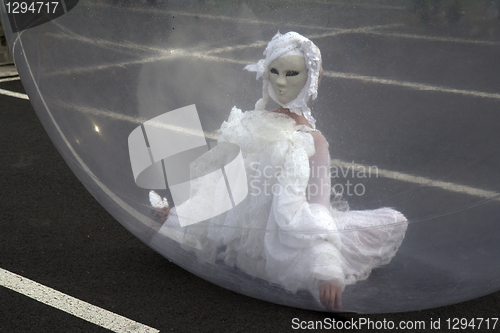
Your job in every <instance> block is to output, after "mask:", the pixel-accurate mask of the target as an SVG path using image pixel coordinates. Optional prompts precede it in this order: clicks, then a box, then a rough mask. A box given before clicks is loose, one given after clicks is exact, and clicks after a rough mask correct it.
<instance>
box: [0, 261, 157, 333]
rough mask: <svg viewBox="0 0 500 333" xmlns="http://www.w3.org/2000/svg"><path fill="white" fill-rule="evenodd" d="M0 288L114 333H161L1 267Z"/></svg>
mask: <svg viewBox="0 0 500 333" xmlns="http://www.w3.org/2000/svg"><path fill="white" fill-rule="evenodd" d="M0 285H1V286H3V287H5V288H8V289H11V290H13V291H15V292H18V293H20V294H23V295H25V296H28V297H30V298H32V299H34V300H36V301H38V302H41V303H43V304H46V305H49V306H51V307H53V308H56V309H58V310H61V311H64V312H66V313H69V314H70V315H73V316H75V317H78V318H81V319H83V320H85V321H88V322H90V323H92V324H95V325H98V326H100V327H104V328H106V329H108V330H111V331H113V332H117V333H157V332H160V331H159V330H157V329H155V328H152V327H149V326H147V325H144V324H141V323H138V322H136V321H133V320H131V319H128V318H125V317H123V316H120V315H118V314H116V313H113V312H110V311H108V310H105V309H102V308H100V307H97V306H95V305H92V304H90V303H87V302H84V301H82V300H79V299H77V298H75V297H72V296H69V295H66V294H64V293H62V292H60V291H57V290H55V289H52V288H50V287H47V286H44V285H42V284H40V283H38V282H35V281H32V280H30V279H27V278H25V277H22V276H21V275H17V274H15V273H12V272H9V271H7V270H5V269H2V268H0Z"/></svg>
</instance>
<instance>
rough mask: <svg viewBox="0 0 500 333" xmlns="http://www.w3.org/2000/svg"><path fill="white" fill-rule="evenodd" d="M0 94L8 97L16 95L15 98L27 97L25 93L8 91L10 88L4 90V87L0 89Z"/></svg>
mask: <svg viewBox="0 0 500 333" xmlns="http://www.w3.org/2000/svg"><path fill="white" fill-rule="evenodd" d="M0 95H6V96H10V97H16V98H21V99H28V100H29V97H28V95H26V94H21V93H18V92H14V91H10V90H5V89H0Z"/></svg>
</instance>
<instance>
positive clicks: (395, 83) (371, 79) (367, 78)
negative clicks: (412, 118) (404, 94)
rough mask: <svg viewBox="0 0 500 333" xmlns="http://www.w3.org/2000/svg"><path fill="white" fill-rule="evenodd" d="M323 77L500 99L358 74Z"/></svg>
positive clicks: (473, 92)
mask: <svg viewBox="0 0 500 333" xmlns="http://www.w3.org/2000/svg"><path fill="white" fill-rule="evenodd" d="M323 75H324V77H329V78H336V79H350V80H358V81H363V82H368V83H378V84H386V85H392V86H398V87H405V88H410V89H414V90H421V91H437V92H443V93H451V94H459V95H465V96H473V97H482V98H493V99H500V94H499V93H488V92H483V91H475V90H465V89H455V88H450V87H444V86H436V85H431V84H425V83H417V82H408V81H399V80H393V79H384V78H379V77H375V76H365V75H358V74H352V73H342V72H331V71H325V72H324V74H323Z"/></svg>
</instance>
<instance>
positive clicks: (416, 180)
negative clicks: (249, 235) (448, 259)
mask: <svg viewBox="0 0 500 333" xmlns="http://www.w3.org/2000/svg"><path fill="white" fill-rule="evenodd" d="M59 104H60V105H61V106H64V107H67V108H71V109H73V110H76V111H79V112H84V113H90V114H93V115H99V116H101V117H108V118H113V119H117V120H123V121H129V122H132V123H138V124H142V123H143V122H144V121H145V119H141V118H134V117H131V116H125V115H121V114H119V113H115V112H112V111H108V110H99V109H95V108H89V107H82V106H78V105H72V104H68V103H64V102H59ZM174 130H177V131H181V132H182V131H184V130H183V128H180V127H177V128H175V129H174ZM204 134H205V136H206V137H207V138H210V139H212V140H217V139H218V135H217V134H216V133H210V132H204ZM331 163H332V165H338V166H340V167H343V168H353V169H354V170H355V171H366V170H370V168H371V167H373V166H371V167H370V166H368V165H363V164H358V163H350V162H346V161H342V160H339V159H332V161H331ZM377 175H378V176H382V177H385V178H390V179H395V180H398V181H402V182H407V183H413V184H418V185H422V186H431V187H437V188H441V189H443V190H447V191H450V192H455V193H462V194H468V195H470V196H475V197H479V198H487V199H490V198H493V197H496V196H500V193H498V192H494V191H488V190H482V189H478V188H475V187H472V186H466V185H461V184H455V183H451V182H444V181H440V180H434V179H431V178H427V177H421V176H414V175H410V174H406V173H402V172H398V171H391V170H385V169H379V168H377ZM496 200H499V201H500V198H497V199H496Z"/></svg>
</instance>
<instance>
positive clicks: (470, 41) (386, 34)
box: [361, 30, 500, 46]
mask: <svg viewBox="0 0 500 333" xmlns="http://www.w3.org/2000/svg"><path fill="white" fill-rule="evenodd" d="M361 33H364V34H369V35H379V36H384V37H398V38H409V39H421V40H426V41H431V42H448V43H464V44H477V45H485V46H500V42H494V41H487V40H475V39H465V38H455V37H438V36H422V35H415V34H403V33H397V32H379V31H369V30H368V31H363V32H361Z"/></svg>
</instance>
